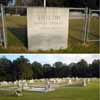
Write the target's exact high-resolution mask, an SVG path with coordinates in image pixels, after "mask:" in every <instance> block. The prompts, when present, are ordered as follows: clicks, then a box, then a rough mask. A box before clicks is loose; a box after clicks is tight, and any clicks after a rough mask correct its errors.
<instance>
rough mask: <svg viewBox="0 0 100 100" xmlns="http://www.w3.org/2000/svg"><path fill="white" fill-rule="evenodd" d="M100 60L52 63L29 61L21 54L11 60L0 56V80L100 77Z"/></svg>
mask: <svg viewBox="0 0 100 100" xmlns="http://www.w3.org/2000/svg"><path fill="white" fill-rule="evenodd" d="M99 64H100V60H99V59H98V60H94V61H93V62H92V63H91V64H87V62H86V61H85V60H84V59H82V60H81V61H79V62H77V63H71V64H69V65H66V64H64V63H62V62H55V63H54V64H53V65H50V64H44V65H42V64H41V63H39V62H36V61H35V62H33V63H32V64H31V63H30V62H29V60H28V59H27V58H24V57H23V56H21V57H19V58H17V59H16V60H14V61H13V62H12V61H10V60H8V59H7V58H4V57H3V58H0V81H5V80H6V81H14V80H24V79H40V78H63V77H82V78H84V77H100V75H99V72H100V66H99Z"/></svg>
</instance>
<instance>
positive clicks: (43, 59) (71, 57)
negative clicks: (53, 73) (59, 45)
mask: <svg viewBox="0 0 100 100" xmlns="http://www.w3.org/2000/svg"><path fill="white" fill-rule="evenodd" d="M20 56H24V57H26V58H28V59H29V60H30V62H31V63H32V62H33V61H38V62H40V63H42V64H45V63H49V64H53V63H55V62H56V61H62V62H63V63H66V64H70V63H72V62H78V61H80V60H81V59H85V60H86V61H87V62H88V63H91V62H92V61H93V60H94V59H100V57H99V56H100V54H0V58H2V57H6V58H8V59H10V60H12V61H13V60H15V59H16V58H18V57H20Z"/></svg>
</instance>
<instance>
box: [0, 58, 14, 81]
mask: <svg viewBox="0 0 100 100" xmlns="http://www.w3.org/2000/svg"><path fill="white" fill-rule="evenodd" d="M12 71H13V70H12V62H11V61H10V60H8V59H6V58H5V57H3V58H1V59H0V81H5V80H6V81H10V80H13V75H12Z"/></svg>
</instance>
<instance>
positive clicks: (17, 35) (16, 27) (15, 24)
mask: <svg viewBox="0 0 100 100" xmlns="http://www.w3.org/2000/svg"><path fill="white" fill-rule="evenodd" d="M94 22H95V23H97V24H96V26H95V27H94ZM94 22H93V23H91V26H90V27H91V29H94V30H95V31H96V32H94V33H92V34H91V35H92V39H95V38H99V33H98V30H99V25H98V20H97V19H95V21H94ZM83 25H84V24H83V20H81V19H74V20H72V19H71V20H70V21H69V38H68V48H66V49H60V50H53V49H51V50H47V51H43V50H37V51H34V50H33V51H28V47H27V20H26V17H25V16H10V17H6V28H7V29H6V32H7V37H8V38H7V41H8V44H7V45H8V47H7V49H4V48H3V47H0V53H29V52H30V53H31V52H32V53H98V52H99V42H87V43H86V44H85V45H84V43H83V39H84V38H83V35H84V30H83Z"/></svg>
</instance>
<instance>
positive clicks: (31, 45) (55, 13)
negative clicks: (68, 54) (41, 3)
mask: <svg viewBox="0 0 100 100" xmlns="http://www.w3.org/2000/svg"><path fill="white" fill-rule="evenodd" d="M27 23H28V49H29V50H30V51H32V50H50V49H54V50H56V49H64V48H67V47H68V25H69V9H68V8H52V7H49V8H47V7H46V8H43V7H38V8H36V7H34V8H31V7H30V8H27Z"/></svg>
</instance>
